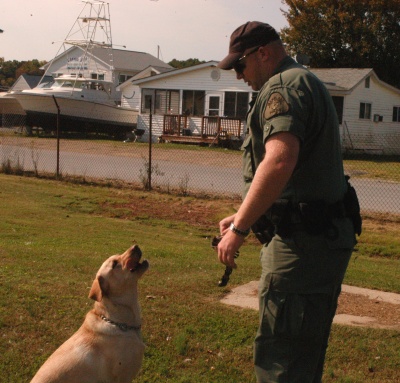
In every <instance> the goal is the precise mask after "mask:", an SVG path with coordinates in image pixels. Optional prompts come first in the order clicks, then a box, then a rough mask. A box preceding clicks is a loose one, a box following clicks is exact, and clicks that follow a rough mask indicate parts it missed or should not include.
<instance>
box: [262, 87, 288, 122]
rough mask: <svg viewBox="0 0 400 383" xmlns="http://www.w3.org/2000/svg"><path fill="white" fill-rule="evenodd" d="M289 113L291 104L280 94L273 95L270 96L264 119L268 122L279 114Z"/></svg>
mask: <svg viewBox="0 0 400 383" xmlns="http://www.w3.org/2000/svg"><path fill="white" fill-rule="evenodd" d="M288 111H289V104H288V103H287V102H286V100H285V99H284V98H283V96H282V95H281V94H280V93H276V92H275V93H272V94H271V96H269V99H268V102H267V107H266V108H265V112H264V117H265V118H266V119H267V120H268V119H270V118H272V117H274V116H277V115H278V114H284V113H287V112H288Z"/></svg>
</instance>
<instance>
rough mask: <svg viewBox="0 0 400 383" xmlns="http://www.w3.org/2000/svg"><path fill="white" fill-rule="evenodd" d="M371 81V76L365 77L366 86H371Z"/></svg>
mask: <svg viewBox="0 0 400 383" xmlns="http://www.w3.org/2000/svg"><path fill="white" fill-rule="evenodd" d="M370 82H371V77H370V76H368V77H367V78H366V79H365V87H366V88H369V86H370Z"/></svg>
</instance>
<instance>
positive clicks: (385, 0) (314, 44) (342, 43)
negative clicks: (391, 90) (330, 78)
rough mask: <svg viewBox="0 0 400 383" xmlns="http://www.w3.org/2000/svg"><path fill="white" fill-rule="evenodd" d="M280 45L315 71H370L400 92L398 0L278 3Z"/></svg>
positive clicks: (311, 0)
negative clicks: (283, 23) (300, 56)
mask: <svg viewBox="0 0 400 383" xmlns="http://www.w3.org/2000/svg"><path fill="white" fill-rule="evenodd" d="M282 3H285V4H286V5H287V6H288V10H287V11H282V12H283V14H284V15H285V17H286V19H287V21H288V24H289V27H286V28H283V29H282V31H281V37H282V40H283V41H284V42H285V43H286V44H287V47H288V50H289V52H290V53H292V54H296V53H302V54H306V55H307V56H309V57H310V60H311V61H310V65H311V66H312V67H315V68H340V67H343V68H351V67H353V68H373V69H374V70H375V72H376V73H377V74H378V76H379V78H380V79H381V80H383V81H385V82H387V83H389V84H391V85H394V86H397V87H400V71H399V69H398V66H399V64H398V63H399V62H400V1H399V0H330V1H326V0H282Z"/></svg>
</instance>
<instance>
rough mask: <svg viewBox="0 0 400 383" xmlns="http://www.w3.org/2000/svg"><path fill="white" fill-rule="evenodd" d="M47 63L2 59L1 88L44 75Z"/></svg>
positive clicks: (181, 64)
mask: <svg viewBox="0 0 400 383" xmlns="http://www.w3.org/2000/svg"><path fill="white" fill-rule="evenodd" d="M204 62H205V61H200V60H198V59H193V58H190V59H188V60H177V59H173V60H172V61H170V62H169V63H168V64H169V65H171V66H172V67H174V68H176V69H181V68H186V67H189V66H192V65H197V64H201V63H204ZM45 64H46V61H39V60H29V61H17V60H11V61H4V59H3V58H1V57H0V87H2V88H6V89H7V88H10V87H11V86H12V85H13V84H14V83H15V81H16V80H17V79H18V77H19V76H21V74H23V73H26V74H29V75H39V76H42V75H43V73H44V72H43V70H41V69H40V67H42V66H43V65H45Z"/></svg>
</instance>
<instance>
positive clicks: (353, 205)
mask: <svg viewBox="0 0 400 383" xmlns="http://www.w3.org/2000/svg"><path fill="white" fill-rule="evenodd" d="M349 179H350V177H349V176H346V183H347V192H346V194H345V195H344V199H343V204H344V207H345V209H346V214H347V216H348V217H349V218H350V219H351V220H352V222H353V226H354V232H355V233H356V234H358V235H361V232H362V218H361V211H360V203H359V201H358V197H357V192H356V190H355V189H354V187H353V186H352V185H351V184H350V182H349Z"/></svg>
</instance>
